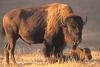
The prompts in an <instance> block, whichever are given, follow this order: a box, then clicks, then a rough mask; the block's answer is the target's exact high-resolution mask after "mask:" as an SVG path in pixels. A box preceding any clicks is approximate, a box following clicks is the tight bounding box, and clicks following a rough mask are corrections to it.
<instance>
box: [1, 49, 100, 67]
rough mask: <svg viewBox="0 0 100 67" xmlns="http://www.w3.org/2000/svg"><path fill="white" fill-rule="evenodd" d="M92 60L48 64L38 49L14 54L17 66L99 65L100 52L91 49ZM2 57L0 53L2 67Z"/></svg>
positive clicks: (61, 66) (89, 66)
mask: <svg viewBox="0 0 100 67" xmlns="http://www.w3.org/2000/svg"><path fill="white" fill-rule="evenodd" d="M92 56H93V58H92V60H90V61H89V62H76V61H68V62H64V63H61V62H60V63H59V62H57V63H54V64H50V63H48V62H45V59H44V56H43V54H42V53H41V51H40V50H37V51H36V52H34V53H32V54H19V55H18V54H16V55H15V57H16V61H17V63H18V66H19V67H99V66H100V52H99V51H92ZM4 62H5V61H4V57H3V56H2V55H0V67H4ZM10 67H13V65H12V62H10Z"/></svg>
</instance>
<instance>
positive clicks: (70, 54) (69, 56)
mask: <svg viewBox="0 0 100 67" xmlns="http://www.w3.org/2000/svg"><path fill="white" fill-rule="evenodd" d="M65 55H66V60H75V61H88V60H91V59H92V55H91V50H90V49H89V48H84V49H82V48H79V47H77V48H76V49H75V50H70V51H67V53H66V54H65Z"/></svg>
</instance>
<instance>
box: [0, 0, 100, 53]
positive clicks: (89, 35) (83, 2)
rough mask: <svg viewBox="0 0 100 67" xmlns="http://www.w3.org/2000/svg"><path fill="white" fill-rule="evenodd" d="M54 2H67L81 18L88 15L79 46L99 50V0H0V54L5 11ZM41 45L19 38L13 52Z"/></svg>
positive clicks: (27, 50)
mask: <svg viewBox="0 0 100 67" xmlns="http://www.w3.org/2000/svg"><path fill="white" fill-rule="evenodd" d="M56 2H57V3H65V4H68V5H69V6H71V7H72V9H73V11H74V12H75V13H76V14H78V15H80V16H82V18H83V20H85V16H87V17H88V22H87V24H86V25H85V26H84V30H83V41H82V43H81V44H79V46H80V47H82V48H84V47H88V48H90V49H91V50H98V51H100V0H0V54H3V51H4V46H5V38H3V37H2V36H1V26H2V19H3V16H4V14H5V13H6V12H8V11H10V10H12V9H14V8H28V7H33V6H40V5H45V4H49V3H56ZM42 46H43V44H32V46H28V45H27V44H26V43H24V42H23V41H22V40H20V39H19V40H18V41H17V44H16V49H15V50H16V51H15V52H16V53H32V52H34V51H35V50H37V49H41V47H42Z"/></svg>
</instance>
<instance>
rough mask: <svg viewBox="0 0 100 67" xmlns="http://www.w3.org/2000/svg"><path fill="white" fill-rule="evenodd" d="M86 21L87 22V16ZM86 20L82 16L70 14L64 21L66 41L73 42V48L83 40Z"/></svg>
mask: <svg viewBox="0 0 100 67" xmlns="http://www.w3.org/2000/svg"><path fill="white" fill-rule="evenodd" d="M85 22H87V17H86V20H85ZM85 22H84V21H83V19H82V18H81V17H80V16H69V17H68V18H66V20H65V22H62V28H63V33H64V39H65V42H66V43H69V44H72V48H76V47H77V45H78V44H79V43H80V42H81V40H82V29H83V26H84V23H85Z"/></svg>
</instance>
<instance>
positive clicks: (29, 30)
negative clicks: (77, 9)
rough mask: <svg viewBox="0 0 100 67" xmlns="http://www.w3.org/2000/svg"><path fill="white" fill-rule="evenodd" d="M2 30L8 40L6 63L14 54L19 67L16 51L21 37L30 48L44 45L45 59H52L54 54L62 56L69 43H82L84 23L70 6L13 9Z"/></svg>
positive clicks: (4, 21)
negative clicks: (33, 45) (37, 44)
mask: <svg viewBox="0 0 100 67" xmlns="http://www.w3.org/2000/svg"><path fill="white" fill-rule="evenodd" d="M72 26H74V28H73V27H72ZM2 28H3V30H4V31H5V34H6V38H7V44H6V47H5V55H6V56H5V57H6V63H8V64H9V54H10V55H11V59H12V61H13V63H14V64H16V61H15V57H14V50H15V44H16V41H17V40H18V38H21V39H22V40H23V41H24V42H26V43H27V44H29V45H30V44H32V43H33V44H34V43H44V45H45V47H44V56H45V57H48V58H49V57H50V55H52V54H54V56H55V57H61V56H62V55H63V53H62V52H63V49H64V45H65V43H66V44H67V43H70V44H72V47H73V46H76V45H78V44H79V43H80V42H81V36H82V28H83V20H82V18H81V17H80V16H77V15H75V14H74V13H73V11H72V9H71V7H69V6H68V5H66V4H60V3H53V4H49V5H45V6H42V7H34V8H27V9H13V10H11V11H9V12H7V13H6V14H5V15H4V17H3V27H2Z"/></svg>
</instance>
